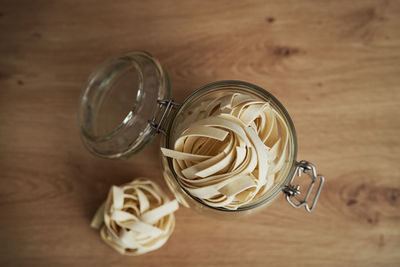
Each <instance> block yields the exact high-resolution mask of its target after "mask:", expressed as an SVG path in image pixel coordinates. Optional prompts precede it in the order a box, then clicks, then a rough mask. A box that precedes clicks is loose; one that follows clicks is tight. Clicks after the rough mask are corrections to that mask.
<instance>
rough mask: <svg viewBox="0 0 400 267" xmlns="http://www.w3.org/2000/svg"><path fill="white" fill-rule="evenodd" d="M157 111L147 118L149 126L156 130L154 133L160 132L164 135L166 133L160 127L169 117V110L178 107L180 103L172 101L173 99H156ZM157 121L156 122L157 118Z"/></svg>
mask: <svg viewBox="0 0 400 267" xmlns="http://www.w3.org/2000/svg"><path fill="white" fill-rule="evenodd" d="M157 103H158V107H159V111H158V112H157V114H156V115H155V116H154V117H153V118H152V119H151V120H149V124H150V127H151V128H152V129H153V130H154V131H155V132H156V133H162V134H163V135H164V136H166V135H167V133H166V131H165V129H162V127H163V126H164V124H165V122H166V121H167V118H168V117H169V115H170V113H171V111H172V110H173V109H175V108H176V107H178V106H179V105H180V104H179V103H176V102H174V100H173V99H162V100H157ZM158 118H160V119H159V121H158V122H157V119H158Z"/></svg>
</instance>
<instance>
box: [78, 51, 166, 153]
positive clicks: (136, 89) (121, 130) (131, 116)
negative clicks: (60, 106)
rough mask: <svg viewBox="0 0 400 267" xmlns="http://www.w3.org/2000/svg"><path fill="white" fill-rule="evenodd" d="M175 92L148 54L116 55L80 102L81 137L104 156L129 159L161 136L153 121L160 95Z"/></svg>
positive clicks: (98, 71) (95, 73)
mask: <svg viewBox="0 0 400 267" xmlns="http://www.w3.org/2000/svg"><path fill="white" fill-rule="evenodd" d="M169 96H170V84H169V80H168V75H167V74H166V72H165V71H164V69H163V68H162V66H161V64H160V63H159V62H158V60H157V59H155V58H154V57H153V56H151V55H150V54H149V53H146V52H133V53H128V54H126V55H123V56H119V57H113V58H110V59H108V60H106V61H105V62H104V63H103V64H101V65H100V66H99V67H97V68H96V69H95V70H94V71H93V72H92V74H91V75H90V77H89V79H88V81H87V83H86V85H85V88H84V91H83V94H82V96H81V99H80V104H79V114H78V120H79V125H80V130H81V137H82V140H83V142H84V144H85V145H86V146H87V148H88V149H89V150H90V151H91V152H92V153H94V154H96V155H97V156H100V157H104V158H111V159H117V158H126V157H128V156H130V155H132V154H134V153H136V152H138V151H140V150H141V149H142V148H143V147H144V146H145V145H146V144H147V143H148V142H149V141H150V140H151V139H152V138H153V137H154V136H155V134H156V132H155V131H154V130H153V129H152V127H151V126H150V124H149V121H151V120H152V119H153V118H154V117H155V116H156V115H157V112H158V111H159V104H158V102H157V101H158V100H159V99H166V98H169Z"/></svg>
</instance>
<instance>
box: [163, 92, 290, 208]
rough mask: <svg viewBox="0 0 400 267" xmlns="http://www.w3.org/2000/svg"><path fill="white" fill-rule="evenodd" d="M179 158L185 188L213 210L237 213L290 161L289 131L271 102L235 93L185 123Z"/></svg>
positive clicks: (174, 153) (172, 153) (167, 152)
mask: <svg viewBox="0 0 400 267" xmlns="http://www.w3.org/2000/svg"><path fill="white" fill-rule="evenodd" d="M181 125H184V126H181V127H184V128H183V130H182V133H181V134H180V136H179V138H178V139H177V140H176V141H175V144H174V149H167V148H161V150H162V153H163V154H164V156H166V157H170V158H172V159H173V168H174V170H175V172H176V173H177V175H178V178H179V180H180V182H181V184H182V186H183V187H184V188H185V189H186V190H187V191H188V192H189V193H190V194H191V195H193V196H195V197H197V198H199V199H201V200H202V201H203V202H204V203H206V204H208V205H210V206H213V207H223V208H226V209H230V210H235V209H237V208H239V207H241V206H243V205H246V204H248V203H250V202H251V201H253V200H255V199H257V198H258V197H259V196H261V195H263V194H264V193H265V192H267V191H268V190H269V189H270V188H271V187H272V186H273V185H274V182H275V179H276V177H277V175H278V173H279V171H280V170H281V168H282V166H283V164H284V163H285V162H286V160H287V151H288V140H289V137H288V134H289V130H288V127H287V125H286V122H285V120H284V119H283V118H282V116H281V115H280V114H279V112H278V111H277V110H275V109H274V108H273V107H272V106H271V105H270V104H269V103H267V102H265V101H259V100H255V99H254V98H252V97H250V96H247V95H243V94H237V93H235V94H230V95H226V96H223V97H221V98H217V99H214V100H213V101H211V102H210V103H202V104H200V105H199V106H198V107H197V108H195V109H193V110H191V114H190V115H189V116H188V117H187V118H186V119H185V121H184V122H182V123H181Z"/></svg>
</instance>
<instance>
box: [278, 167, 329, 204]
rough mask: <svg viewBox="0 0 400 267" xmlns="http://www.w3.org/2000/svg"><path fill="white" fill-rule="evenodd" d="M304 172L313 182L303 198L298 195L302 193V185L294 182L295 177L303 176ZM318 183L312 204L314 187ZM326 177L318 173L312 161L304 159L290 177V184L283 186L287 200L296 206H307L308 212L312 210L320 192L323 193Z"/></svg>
mask: <svg viewBox="0 0 400 267" xmlns="http://www.w3.org/2000/svg"><path fill="white" fill-rule="evenodd" d="M302 173H305V174H307V176H308V177H310V179H311V183H310V185H309V187H308V189H307V193H306V194H305V197H304V198H303V199H301V198H300V197H299V196H298V195H299V194H301V192H300V185H293V184H292V182H293V180H294V178H295V177H297V176H299V177H300V176H301V174H302ZM318 181H319V183H318V188H317V191H316V192H315V195H314V199H313V200H312V202H311V205H310V204H309V202H308V199H309V198H310V195H311V192H312V189H313V188H314V185H315V183H317V182H318ZM324 181H325V178H324V176H322V175H320V174H317V170H316V169H315V167H314V165H313V164H311V163H310V162H307V161H305V160H302V161H300V162H297V163H296V170H295V172H294V174H293V176H292V178H291V179H290V181H289V183H288V185H286V186H285V187H284V188H283V192H284V193H285V194H286V200H287V201H288V202H289V203H290V205H292V206H293V207H295V208H301V207H303V206H304V207H305V208H306V210H307V211H308V212H311V211H312V210H313V209H314V208H315V205H316V204H317V201H318V198H319V194H320V193H321V189H322V185H323V184H324Z"/></svg>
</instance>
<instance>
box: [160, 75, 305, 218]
mask: <svg viewBox="0 0 400 267" xmlns="http://www.w3.org/2000/svg"><path fill="white" fill-rule="evenodd" d="M220 87H228V88H230V89H251V90H255V91H256V92H257V93H259V94H260V95H261V96H263V97H265V98H266V99H268V100H269V101H270V102H273V104H275V105H276V106H277V108H278V111H279V113H280V114H281V115H282V116H283V117H284V119H285V121H286V122H287V124H288V126H289V132H290V134H289V136H290V141H292V144H293V149H292V150H293V151H292V153H291V154H290V155H289V161H291V163H290V162H289V164H291V167H290V169H289V170H288V171H287V175H286V177H285V179H282V181H281V182H280V183H277V184H275V185H274V187H273V190H270V192H269V193H268V194H267V195H266V196H265V197H263V198H262V199H261V200H259V201H256V202H255V203H253V204H250V205H246V206H242V207H239V208H238V209H236V210H229V209H226V208H223V207H213V206H210V205H208V204H207V203H204V202H203V201H202V200H201V199H199V198H197V197H194V196H192V195H191V194H190V193H189V192H188V191H187V190H186V189H185V188H184V187H183V186H182V184H181V182H180V181H179V179H178V175H177V174H176V172H175V170H174V168H173V164H172V159H171V158H167V162H168V165H169V168H170V170H171V172H172V174H173V176H174V179H175V180H176V182H177V183H178V185H179V187H180V188H181V189H182V190H183V191H184V192H185V193H186V194H187V195H188V196H189V197H190V198H192V199H193V200H195V201H197V202H199V203H200V204H201V205H204V206H206V207H208V208H211V209H212V210H217V211H222V212H228V213H229V212H240V211H247V210H251V209H254V208H257V207H260V206H262V205H264V204H267V203H269V202H270V201H271V200H273V199H274V198H275V197H276V196H277V195H278V194H279V193H280V192H281V191H282V189H283V188H284V186H285V185H286V184H287V183H288V181H289V179H290V177H292V176H293V173H294V171H295V168H296V164H295V163H296V157H297V135H296V129H295V127H294V123H293V121H292V119H291V117H290V115H289V113H288V112H287V110H286V109H285V107H284V106H283V105H282V104H281V102H280V101H279V100H278V99H277V98H276V97H275V96H273V95H272V94H271V93H270V92H268V91H267V90H265V89H263V88H261V87H259V86H257V85H254V84H251V83H248V82H244V81H240V80H222V81H217V82H212V83H209V84H206V85H204V86H202V87H200V88H198V89H197V90H195V91H194V92H192V93H191V94H190V95H189V96H187V97H186V98H185V100H184V101H183V102H182V104H181V105H180V106H179V107H178V108H177V109H176V110H175V112H174V113H173V114H172V116H171V118H170V120H169V123H168V127H167V131H166V139H165V140H166V142H165V143H166V146H167V148H171V146H170V141H171V140H170V137H171V131H172V125H173V122H174V120H175V118H176V117H177V115H178V114H180V112H181V111H182V110H183V109H184V107H185V104H187V103H189V102H190V100H192V99H193V98H194V97H196V96H201V95H204V94H206V93H207V92H209V91H211V90H215V89H216V88H220Z"/></svg>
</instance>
